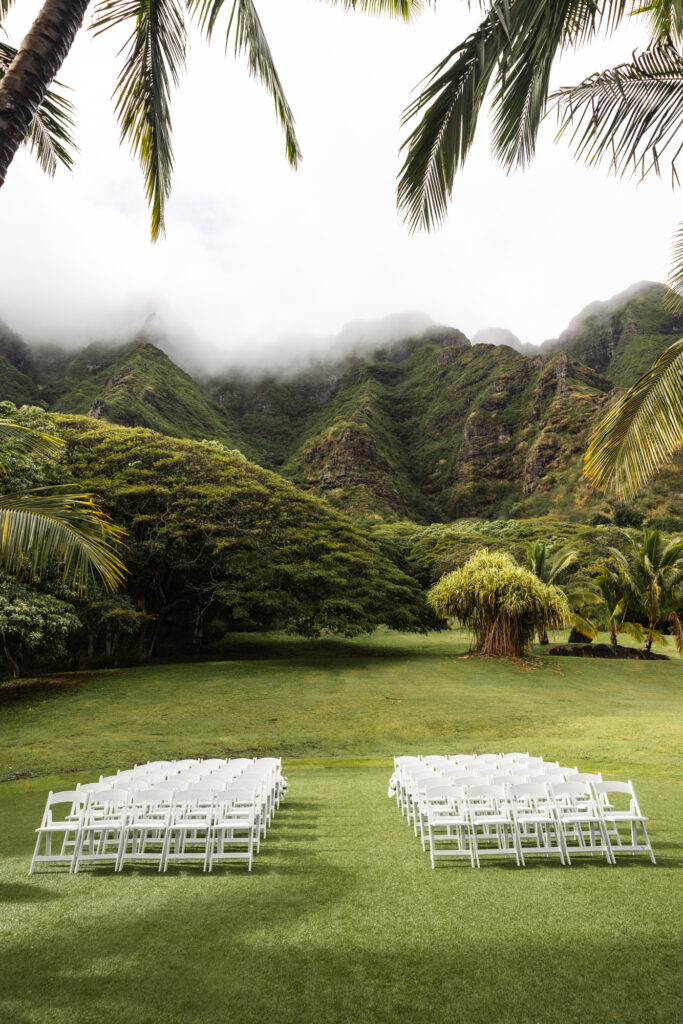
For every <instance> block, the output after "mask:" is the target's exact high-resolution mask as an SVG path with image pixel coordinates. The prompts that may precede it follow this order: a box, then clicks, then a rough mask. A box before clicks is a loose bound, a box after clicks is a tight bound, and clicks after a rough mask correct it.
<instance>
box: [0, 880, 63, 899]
mask: <svg viewBox="0 0 683 1024" xmlns="http://www.w3.org/2000/svg"><path fill="white" fill-rule="evenodd" d="M60 898H61V897H60V894H59V893H56V892H51V891H50V890H48V889H41V887H40V886H39V885H35V884H30V883H29V882H0V903H42V902H43V901H45V900H58V899H60Z"/></svg>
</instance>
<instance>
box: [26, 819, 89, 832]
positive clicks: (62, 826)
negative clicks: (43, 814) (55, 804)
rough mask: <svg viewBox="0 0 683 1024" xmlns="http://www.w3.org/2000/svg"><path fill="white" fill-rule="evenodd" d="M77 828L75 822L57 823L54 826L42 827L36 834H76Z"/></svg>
mask: <svg viewBox="0 0 683 1024" xmlns="http://www.w3.org/2000/svg"><path fill="white" fill-rule="evenodd" d="M77 828H79V825H78V824H77V822H75V821H55V822H54V823H53V824H52V825H41V826H40V828H37V829H36V832H74V831H75V830H76V829H77Z"/></svg>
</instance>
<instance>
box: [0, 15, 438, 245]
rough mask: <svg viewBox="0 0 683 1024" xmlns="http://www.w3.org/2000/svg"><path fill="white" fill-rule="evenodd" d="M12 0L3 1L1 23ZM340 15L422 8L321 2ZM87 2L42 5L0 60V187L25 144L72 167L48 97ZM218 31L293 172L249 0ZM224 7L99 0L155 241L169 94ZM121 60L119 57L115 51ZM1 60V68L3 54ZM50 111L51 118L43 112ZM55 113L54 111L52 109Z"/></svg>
mask: <svg viewBox="0 0 683 1024" xmlns="http://www.w3.org/2000/svg"><path fill="white" fill-rule="evenodd" d="M12 2H13V0H0V20H1V19H2V17H3V16H4V15H6V14H7V12H8V10H9V8H10V7H11V6H12ZM328 2H331V3H335V4H338V5H341V6H343V7H344V8H347V9H354V10H362V11H367V12H369V13H373V14H381V13H387V14H391V15H394V16H395V17H400V18H403V19H404V20H406V21H409V20H410V19H411V18H412V17H413V16H414V15H415V14H416V13H417V12H419V11H420V9H421V7H422V0H328ZM89 4H90V0H44V4H43V7H42V9H41V11H40V13H39V14H38V17H37V18H36V20H35V22H34V23H33V25H32V27H31V29H30V31H29V33H28V35H27V36H26V38H25V39H24V40H23V42H22V44H21V46H20V47H19V48H18V50H11V48H8V47H5V48H4V50H3V51H2V52H0V186H1V185H2V184H3V183H4V180H5V176H6V174H7V169H8V167H9V165H10V163H11V161H12V159H13V157H14V155H15V153H16V151H17V149H18V148H19V146H21V144H22V143H23V142H25V141H27V140H28V141H29V142H31V143H32V144H33V145H34V146H36V147H37V148H38V156H39V158H40V156H41V150H40V142H37V141H36V139H37V138H38V137H39V136H40V134H41V128H42V127H44V126H45V124H46V121H49V119H50V117H52V122H51V123H50V124H48V126H47V129H48V130H47V132H46V133H43V136H42V138H43V142H42V145H43V152H45V151H46V149H49V150H50V151H51V154H52V157H53V158H54V159H53V160H52V161H51V162H50V166H49V167H48V168H47V169H48V170H51V169H52V168H53V167H56V162H55V161H61V162H62V163H65V164H67V165H68V164H69V163H70V162H71V160H72V157H71V152H70V150H71V148H72V142H71V128H72V122H71V117H70V106H69V105H68V104H67V106H64V104H65V103H66V102H67V101H65V100H64V99H63V98H60V97H59V96H58V95H57V94H50V93H49V88H50V85H51V84H52V82H53V80H54V78H55V75H56V74H57V73H58V71H59V69H60V67H61V66H62V63H63V62H64V59H65V57H66V55H67V53H68V52H69V50H70V49H71V47H72V45H73V43H74V40H75V38H76V35H77V33H78V31H79V29H80V28H81V26H82V24H83V20H84V18H85V14H86V11H87V9H88V7H89ZM227 6H228V7H229V15H228V20H227V28H226V31H225V43H226V48H227V47H228V46H229V45H232V47H233V48H234V51H235V54H236V55H239V54H246V57H247V63H248V66H249V72H250V74H251V75H252V76H253V77H255V78H258V79H260V81H261V82H262V83H263V85H264V86H265V87H266V89H267V90H268V92H269V93H270V95H271V96H272V98H273V102H274V104H275V112H276V115H277V118H278V120H279V122H280V124H281V126H282V129H283V131H284V135H285V148H286V153H287V159H288V160H289V162H290V164H291V165H292V166H293V167H296V166H297V165H298V163H299V161H300V159H301V151H300V149H299V143H298V141H297V137H296V132H295V130H294V118H293V116H292V111H291V109H290V107H289V103H288V102H287V98H286V96H285V93H284V89H283V87H282V83H281V82H280V78H279V76H278V73H277V70H276V68H275V63H274V61H273V56H272V53H271V51H270V47H269V45H268V41H267V39H266V37H265V34H264V32H263V28H262V26H261V22H260V20H259V16H258V13H257V11H256V8H255V6H254V2H253V0H231V3H230V4H229V5H227ZM223 7H224V0H187V3H186V4H185V3H182V2H181V0H99V2H97V3H96V5H95V11H94V22H93V28H94V30H95V32H96V33H98V34H99V33H102V32H105V31H107V30H108V29H111V28H118V27H120V26H125V27H127V28H128V29H129V30H130V35H129V38H128V43H127V44H126V46H125V47H124V50H125V53H124V56H123V65H122V67H121V71H120V73H119V76H118V80H117V83H116V88H115V91H114V99H115V111H116V115H117V118H118V122H119V128H120V132H121V141H122V142H124V141H125V142H127V143H128V144H129V145H130V147H131V150H132V152H133V154H134V155H135V156H136V157H137V159H138V160H139V162H140V164H141V167H142V170H143V174H144V179H145V192H146V195H147V200H148V203H149V206H150V209H151V231H152V239H153V240H154V239H157V238H158V237H159V236H160V235H161V234H163V231H164V208H165V204H166V200H167V198H168V196H169V193H170V190H171V174H172V170H173V148H172V144H171V115H170V100H171V92H172V90H173V88H175V87H176V86H177V85H178V83H179V80H180V75H181V73H182V71H183V69H184V66H185V51H186V36H187V27H188V21H189V20H193V21H194V22H195V23H196V24H197V25H198V26H199V28H200V30H201V31H202V32H203V34H204V35H205V36H206V38H207V40H210V39H211V37H212V35H213V33H214V30H215V28H216V25H217V22H218V20H219V17H220V15H221V13H222V11H223ZM122 52H123V51H122ZM3 53H4V60H3V56H2V54H3ZM50 104H51V105H52V110H50ZM55 104H56V105H57V108H58V109H57V110H55Z"/></svg>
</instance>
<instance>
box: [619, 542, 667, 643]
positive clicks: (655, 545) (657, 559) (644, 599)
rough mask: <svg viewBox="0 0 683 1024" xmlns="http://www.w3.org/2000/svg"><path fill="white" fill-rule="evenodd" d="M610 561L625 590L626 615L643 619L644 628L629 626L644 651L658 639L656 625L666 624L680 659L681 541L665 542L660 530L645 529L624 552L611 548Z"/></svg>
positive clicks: (637, 624)
mask: <svg viewBox="0 0 683 1024" xmlns="http://www.w3.org/2000/svg"><path fill="white" fill-rule="evenodd" d="M612 559H613V561H614V564H615V565H616V568H617V572H618V573H619V576H620V578H621V581H622V584H623V587H624V590H625V601H626V612H627V613H628V611H629V610H631V611H635V612H637V613H640V614H641V615H642V616H643V617H644V618H645V622H646V626H645V627H643V626H642V625H640V623H637V622H635V623H631V622H629V623H628V625H629V626H630V629H631V631H632V632H635V633H636V635H637V636H639V637H642V640H643V650H645V651H649V650H650V648H651V647H652V642H653V640H655V639H656V638H657V637H658V636H659V634H658V632H657V626H658V625H659V624H660V623H662V624H663V623H667V624H668V625H670V626H671V627H672V628H673V633H674V635H675V637H676V643H677V646H678V650H679V653H680V654H681V656H682V657H683V625H682V624H681V620H680V618H679V615H678V612H679V611H680V609H681V607H682V606H683V540H682V539H681V538H680V537H677V538H675V539H674V540H671V541H667V540H665V538H664V537H663V536H662V535H661V533H660V532H659V530H648V529H647V528H646V529H644V530H643V536H642V540H641V542H640V543H636V542H635V541H634V542H632V543H631V544H630V545H629V547H628V548H627V549H626V551H619V550H617V549H612ZM622 628H623V627H622Z"/></svg>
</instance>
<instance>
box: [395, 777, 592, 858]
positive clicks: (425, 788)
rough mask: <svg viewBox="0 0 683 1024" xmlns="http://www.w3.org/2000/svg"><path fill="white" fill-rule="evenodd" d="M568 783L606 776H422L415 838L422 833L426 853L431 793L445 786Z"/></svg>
mask: <svg viewBox="0 0 683 1024" xmlns="http://www.w3.org/2000/svg"><path fill="white" fill-rule="evenodd" d="M566 781H572V782H588V783H591V784H592V783H594V782H602V775H601V774H600V773H599V772H598V773H592V772H579V771H578V769H577V768H571V769H569V768H568V769H561V771H560V772H559V773H553V774H552V775H535V774H531V773H529V774H525V773H524V772H520V773H519V774H518V775H512V774H511V773H504V772H492V773H490V774H488V775H479V774H478V773H471V772H459V773H457V774H452V775H449V774H446V775H444V776H443V777H438V776H437V777H435V778H431V777H429V776H426V775H422V774H420V775H419V776H418V780H417V783H416V785H415V788H414V789H413V793H412V794H411V795H412V804H413V808H412V809H413V815H412V822H413V828H414V832H415V835H417V833H418V829H419V831H420V834H421V838H422V847H423V849H424V845H425V832H424V828H425V823H426V814H427V807H426V802H425V797H426V795H427V793H428V792H429V790H430V789H434V788H439V787H440V786H443V785H444V784H447V785H449V786H458V787H463V788H468V787H470V786H473V785H494V786H503V787H504V788H508V787H511V786H519V785H524V784H532V785H534V784H538V785H548V784H551V783H553V784H556V785H558V784H560V783H563V782H566ZM603 803H604V800H603Z"/></svg>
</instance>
